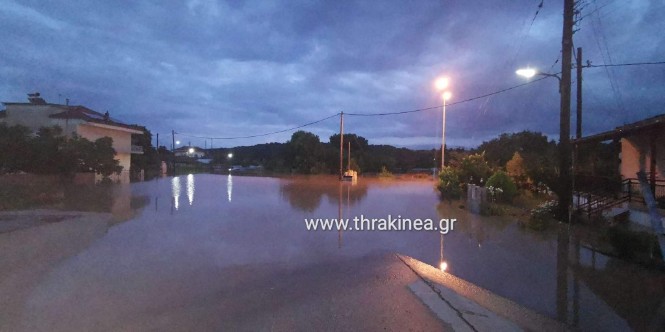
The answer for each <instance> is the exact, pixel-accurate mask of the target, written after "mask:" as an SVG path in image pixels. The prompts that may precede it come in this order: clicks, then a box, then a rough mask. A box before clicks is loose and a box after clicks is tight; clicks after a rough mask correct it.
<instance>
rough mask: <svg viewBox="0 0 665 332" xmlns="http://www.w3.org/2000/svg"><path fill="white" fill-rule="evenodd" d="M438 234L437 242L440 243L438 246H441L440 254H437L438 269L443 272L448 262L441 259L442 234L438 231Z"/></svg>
mask: <svg viewBox="0 0 665 332" xmlns="http://www.w3.org/2000/svg"><path fill="white" fill-rule="evenodd" d="M439 236H440V240H439V243H440V248H441V251H440V254H439V269H441V271H443V272H445V271H446V270H447V269H448V262H446V261H444V260H443V234H442V233H439Z"/></svg>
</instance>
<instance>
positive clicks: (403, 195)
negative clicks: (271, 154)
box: [0, 174, 665, 330]
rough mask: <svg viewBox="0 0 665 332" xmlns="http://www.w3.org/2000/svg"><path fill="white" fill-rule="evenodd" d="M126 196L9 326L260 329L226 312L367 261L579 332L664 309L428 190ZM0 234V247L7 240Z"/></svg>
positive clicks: (200, 190) (582, 259)
mask: <svg viewBox="0 0 665 332" xmlns="http://www.w3.org/2000/svg"><path fill="white" fill-rule="evenodd" d="M130 189H131V190H129V191H131V194H130V193H129V192H125V193H124V195H131V196H132V197H140V198H141V199H138V201H141V202H143V204H141V205H144V206H143V207H142V208H140V209H137V212H136V213H135V214H133V215H132V217H130V219H129V220H127V221H125V222H121V223H117V224H115V225H113V226H112V227H110V228H108V230H107V231H106V232H105V233H103V232H102V233H99V232H97V231H96V232H95V234H96V235H95V238H94V240H93V241H90V243H88V244H86V245H85V246H81V244H80V242H81V241H72V245H73V246H77V247H76V250H75V251H74V252H71V251H72V250H71V248H69V249H68V250H69V251H70V252H69V253H68V254H67V255H63V256H62V257H58V258H57V260H55V261H54V262H53V263H52V264H50V265H49V266H48V268H42V269H39V270H38V271H39V273H40V275H39V277H38V278H37V280H35V281H34V283H32V284H31V286H30V289H29V290H26V291H24V292H21V293H20V296H21V297H22V298H20V299H15V300H14V301H15V302H18V303H21V304H22V305H23V308H22V309H21V310H18V311H20V313H17V315H19V316H20V318H16V317H14V320H13V322H14V324H16V325H15V326H20V327H24V328H30V329H35V330H44V329H49V327H51V328H54V329H60V330H65V329H67V328H73V329H76V330H82V329H83V330H85V329H97V328H101V329H105V328H111V329H114V328H115V327H117V326H116V325H113V322H117V321H124V322H137V323H136V324H139V323H138V322H140V321H142V320H144V319H146V318H145V317H148V318H150V319H155V320H159V319H160V317H165V316H164V315H167V314H168V315H170V316H169V317H176V318H178V317H179V318H181V319H184V318H183V317H188V318H187V319H207V318H202V317H208V316H209V315H213V314H214V313H213V312H214V310H208V309H206V308H209V307H210V306H211V304H212V303H214V306H215V308H216V310H217V309H218V310H222V311H224V312H230V313H234V314H235V315H238V316H237V317H236V318H237V319H254V318H256V319H259V318H260V317H263V316H262V315H264V314H263V311H266V310H268V311H269V310H271V309H270V308H271V307H270V306H267V307H252V308H250V309H246V310H236V309H234V308H235V307H234V306H235V305H237V302H236V301H239V302H242V301H244V300H249V299H259V300H261V299H264V297H265V296H268V295H266V294H269V292H270V290H271V289H273V288H276V289H278V290H279V288H280V287H282V286H284V285H285V284H284V283H285V282H292V283H293V282H295V283H302V287H304V288H303V289H302V290H301V291H300V292H295V293H293V292H287V293H288V294H289V298H288V299H282V300H281V301H288V302H289V303H290V304H293V303H298V301H300V300H301V299H302V298H305V297H306V295H305V294H301V292H305V293H306V292H307V288H306V287H320V288H322V289H326V288H329V289H330V290H329V291H331V292H334V291H335V290H336V289H339V288H344V285H340V284H322V285H321V284H317V281H316V280H317V278H316V277H311V276H312V275H314V276H319V275H320V276H321V277H322V278H323V277H328V278H327V279H326V280H338V281H339V282H341V281H342V280H344V282H347V281H349V280H351V281H350V282H356V281H355V279H353V274H354V272H353V269H350V270H349V268H348V266H349V265H343V264H345V263H348V262H353V264H355V265H356V266H363V265H367V264H369V265H376V264H378V263H379V261H374V262H371V258H372V257H379V256H380V255H381V254H386V253H400V254H403V255H407V256H411V257H413V258H416V259H418V260H421V261H423V262H425V263H428V264H431V265H433V266H437V267H438V266H439V265H440V263H441V261H445V262H446V263H447V265H448V268H447V272H449V273H451V274H453V275H455V276H457V277H460V278H462V279H465V280H467V281H469V282H472V283H475V284H477V285H478V286H480V287H483V288H486V289H488V290H490V291H492V292H494V293H496V294H498V295H500V296H503V297H506V298H508V299H510V300H512V301H514V302H517V303H519V304H521V305H523V306H525V307H527V308H529V309H532V310H534V311H536V312H539V313H541V314H544V315H546V316H549V317H552V318H555V319H558V320H560V321H563V322H566V323H568V324H570V325H572V326H575V327H577V328H580V329H582V330H629V329H637V330H643V329H647V328H649V326H650V324H653V322H654V321H655V320H656V319H657V318H658V317H659V316H658V315H659V314H658V313H657V310H659V309H658V308H660V310H663V306H665V301H664V300H663V298H664V297H665V277H664V275H663V273H662V272H654V271H648V270H646V269H644V268H641V267H638V266H636V265H632V264H629V263H625V262H623V261H621V260H617V259H613V258H608V257H606V256H603V255H602V254H599V253H594V252H593V251H591V250H590V249H588V248H587V247H585V246H584V245H583V244H581V243H579V241H578V240H576V239H575V238H574V237H571V236H569V235H568V234H569V233H568V232H567V231H566V228H565V227H563V228H562V229H552V230H549V231H547V232H532V231H528V230H523V229H521V228H519V227H518V225H517V223H516V222H514V221H512V220H509V219H501V218H487V217H481V216H479V215H476V214H473V213H471V212H469V211H468V209H460V205H462V204H463V203H460V202H451V203H449V202H443V203H442V202H440V201H439V198H438V196H437V195H436V193H435V192H434V189H433V184H432V182H429V181H394V180H389V181H381V180H379V179H374V180H367V179H361V180H360V182H359V183H358V184H357V185H351V184H350V183H341V184H340V183H339V182H338V181H337V180H336V179H335V178H333V177H313V178H294V179H291V178H284V179H279V178H262V177H241V176H231V175H209V174H200V175H186V176H179V177H176V178H164V179H160V180H156V181H150V182H143V183H136V184H132V185H131V188H130ZM132 201H137V199H134V200H132ZM340 215H341V216H342V217H343V218H353V217H356V216H358V217H359V216H361V215H362V216H364V217H366V218H387V217H388V216H389V215H390V216H393V217H395V216H401V217H402V218H412V219H413V218H421V219H425V218H430V219H433V220H437V221H438V220H439V219H441V218H448V219H452V218H455V219H457V222H456V223H455V224H454V229H452V230H451V231H450V232H449V233H448V234H446V235H441V234H440V233H439V232H437V231H376V230H375V231H347V232H337V231H321V230H318V231H307V230H306V227H305V222H304V221H305V219H306V218H338V217H339V216H340ZM9 234H11V233H9ZM0 235H3V236H4V237H2V238H0V241H9V240H11V236H8V234H0ZM68 236H75V235H68ZM63 250H64V249H63ZM4 255H9V254H6V253H5V254H4ZM3 259H4V260H5V261H7V260H11V259H10V258H7V257H5V258H3ZM353 264H352V265H351V266H353ZM340 269H341V270H340ZM345 269H346V270H345ZM298 271H308V272H307V273H305V274H302V275H303V277H302V278H303V279H306V280H300V279H298V278H296V279H298V280H295V281H294V280H293V279H291V278H293V276H294V275H299V272H298ZM312 271H315V272H314V274H312ZM340 271H345V272H344V273H341V272H340ZM304 275H307V276H310V277H307V278H305V277H304ZM349 278H351V279H349ZM9 279H11V276H5V277H4V279H3V282H5V283H4V285H5V286H3V287H6V286H7V283H6V280H9ZM358 279H360V277H358ZM357 282H359V283H362V282H363V281H362V280H357ZM255 285H262V287H264V288H261V287H258V288H257V287H254V286H255ZM296 286H300V285H290V286H289V287H296ZM26 287H27V286H26ZM284 287H286V286H284ZM17 296H18V295H17ZM222 299H223V300H222ZM271 301H276V300H271ZM220 308H221V309H220ZM661 312H662V311H661ZM238 317H239V318H238ZM257 317H259V318H257ZM126 326H132V325H131V324H130V325H126ZM135 326H144V325H140V324H139V325H135ZM0 327H3V326H0ZM4 327H6V326H4ZM0 330H4V328H0Z"/></svg>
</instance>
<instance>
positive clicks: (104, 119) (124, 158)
mask: <svg viewBox="0 0 665 332" xmlns="http://www.w3.org/2000/svg"><path fill="white" fill-rule="evenodd" d="M3 105H4V106H5V108H6V109H5V110H4V111H0V122H4V123H6V124H7V125H9V126H13V125H22V126H25V127H28V128H30V129H32V131H33V132H37V130H38V129H39V128H41V127H50V126H59V127H60V128H62V130H63V133H64V135H66V136H71V135H72V134H73V133H76V134H77V135H79V136H80V137H83V138H86V139H88V140H91V141H95V140H96V139H98V138H102V137H110V138H112V139H113V148H114V149H115V151H116V159H117V160H118V161H119V163H120V166H122V172H121V174H119V175H118V174H114V175H112V176H111V179H112V180H116V181H120V182H123V183H127V182H129V174H130V169H129V168H130V165H131V155H132V154H143V149H142V148H141V147H140V146H133V145H132V135H141V134H143V131H142V130H141V129H140V128H139V127H136V126H132V125H128V124H125V123H122V122H121V121H119V120H117V119H114V118H111V117H110V116H109V115H108V112H107V113H106V114H101V113H99V112H95V111H93V110H91V109H89V108H87V107H85V106H80V105H79V106H70V105H60V104H51V103H47V102H46V101H45V100H44V99H43V98H42V97H41V96H40V95H39V93H30V94H28V102H27V103H19V102H3Z"/></svg>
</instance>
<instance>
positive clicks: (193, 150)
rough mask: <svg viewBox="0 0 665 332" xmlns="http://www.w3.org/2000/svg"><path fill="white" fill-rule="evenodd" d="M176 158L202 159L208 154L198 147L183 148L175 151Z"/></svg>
mask: <svg viewBox="0 0 665 332" xmlns="http://www.w3.org/2000/svg"><path fill="white" fill-rule="evenodd" d="M173 153H174V154H175V156H176V157H190V158H195V159H200V158H203V157H205V155H206V152H205V151H204V150H203V149H201V148H199V147H196V146H181V147H179V148H177V149H175V150H174V151H173Z"/></svg>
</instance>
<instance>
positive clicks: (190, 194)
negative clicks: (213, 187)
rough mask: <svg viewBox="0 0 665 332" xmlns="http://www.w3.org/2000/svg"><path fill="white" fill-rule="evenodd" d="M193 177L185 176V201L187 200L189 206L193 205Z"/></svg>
mask: <svg viewBox="0 0 665 332" xmlns="http://www.w3.org/2000/svg"><path fill="white" fill-rule="evenodd" d="M194 187H195V186H194V175H193V174H188V175H187V199H188V200H189V205H192V203H194Z"/></svg>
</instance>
